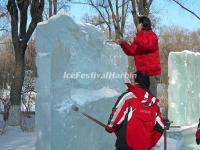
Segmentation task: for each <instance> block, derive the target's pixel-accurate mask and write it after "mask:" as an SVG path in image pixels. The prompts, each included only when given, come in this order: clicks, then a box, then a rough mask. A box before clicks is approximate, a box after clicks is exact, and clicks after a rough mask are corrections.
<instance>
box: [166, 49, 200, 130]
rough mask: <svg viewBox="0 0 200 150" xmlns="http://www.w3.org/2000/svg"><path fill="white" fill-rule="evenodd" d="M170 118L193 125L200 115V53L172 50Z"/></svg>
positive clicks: (169, 89) (169, 92)
mask: <svg viewBox="0 0 200 150" xmlns="http://www.w3.org/2000/svg"><path fill="white" fill-rule="evenodd" d="M168 67H169V68H168V76H169V87H168V101H169V110H168V115H169V119H170V120H171V121H173V124H174V125H181V126H182V125H184V126H185V125H193V124H195V123H197V122H198V120H199V117H200V53H194V52H190V51H186V50H185V51H183V52H171V53H170V54H169V58H168Z"/></svg>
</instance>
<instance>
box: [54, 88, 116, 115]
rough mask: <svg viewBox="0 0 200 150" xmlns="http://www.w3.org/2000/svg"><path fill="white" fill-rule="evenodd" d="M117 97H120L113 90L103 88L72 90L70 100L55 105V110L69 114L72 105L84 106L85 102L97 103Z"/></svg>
mask: <svg viewBox="0 0 200 150" xmlns="http://www.w3.org/2000/svg"><path fill="white" fill-rule="evenodd" d="M118 95H120V93H118V92H117V91H116V90H114V89H110V88H109V87H103V88H101V89H98V90H87V89H83V88H74V89H72V91H71V98H70V99H66V100H64V101H63V102H62V103H60V104H58V105H56V106H55V109H56V110H57V111H58V112H60V113H66V112H69V110H70V108H71V106H72V105H73V104H77V105H84V104H85V103H87V102H93V101H98V100H100V99H102V98H112V97H115V96H118Z"/></svg>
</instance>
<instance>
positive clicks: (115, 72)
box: [36, 14, 128, 150]
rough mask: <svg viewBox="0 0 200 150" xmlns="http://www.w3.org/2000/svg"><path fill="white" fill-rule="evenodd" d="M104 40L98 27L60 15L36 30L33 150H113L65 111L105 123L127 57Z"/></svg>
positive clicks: (105, 137) (95, 129) (99, 132)
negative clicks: (72, 109) (35, 92)
mask: <svg viewBox="0 0 200 150" xmlns="http://www.w3.org/2000/svg"><path fill="white" fill-rule="evenodd" d="M106 41H107V39H106V38H105V37H104V34H103V32H102V31H100V30H99V29H98V28H96V27H94V26H92V25H89V24H77V23H75V22H74V21H73V19H72V18H70V17H69V16H67V15H65V14H58V15H56V16H53V17H52V18H50V19H49V20H48V21H45V22H43V23H40V24H39V25H38V27H37V29H36V49H37V60H36V63H37V69H38V74H39V78H38V79H37V100H36V128H37V144H36V149H37V150H50V149H51V150H62V149H65V150H72V149H73V150H79V149H84V150H86V149H87V150H94V149H98V150H101V149H114V140H115V139H114V138H113V136H111V135H109V134H107V133H106V132H105V131H104V129H103V128H102V127H99V126H98V125H96V124H95V123H93V122H91V121H90V120H88V119H86V118H84V117H83V116H81V115H80V114H78V113H76V112H72V111H71V109H70V107H71V105H72V104H77V105H78V106H79V107H80V109H81V110H82V111H85V112H87V113H89V114H91V115H93V116H94V117H96V118H97V119H99V120H101V121H103V122H104V123H106V121H107V119H108V117H109V113H110V111H111V109H112V106H113V105H114V102H115V100H116V99H117V98H116V96H118V95H119V94H120V93H121V92H122V91H124V90H125V86H124V84H123V81H124V77H125V73H126V71H127V67H128V63H127V57H126V56H125V55H124V54H123V52H122V50H121V48H120V47H119V46H117V45H115V44H110V43H109V44H108V42H106Z"/></svg>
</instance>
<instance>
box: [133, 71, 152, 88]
mask: <svg viewBox="0 0 200 150" xmlns="http://www.w3.org/2000/svg"><path fill="white" fill-rule="evenodd" d="M134 75H135V83H138V84H139V85H141V86H142V87H143V88H144V89H146V90H148V89H149V87H150V78H149V76H148V75H147V74H145V73H143V72H141V71H137V72H135V73H134Z"/></svg>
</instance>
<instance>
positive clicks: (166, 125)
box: [164, 119, 171, 130]
mask: <svg viewBox="0 0 200 150" xmlns="http://www.w3.org/2000/svg"><path fill="white" fill-rule="evenodd" d="M164 124H165V127H166V129H167V130H169V128H170V125H171V122H170V121H169V119H164Z"/></svg>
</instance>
